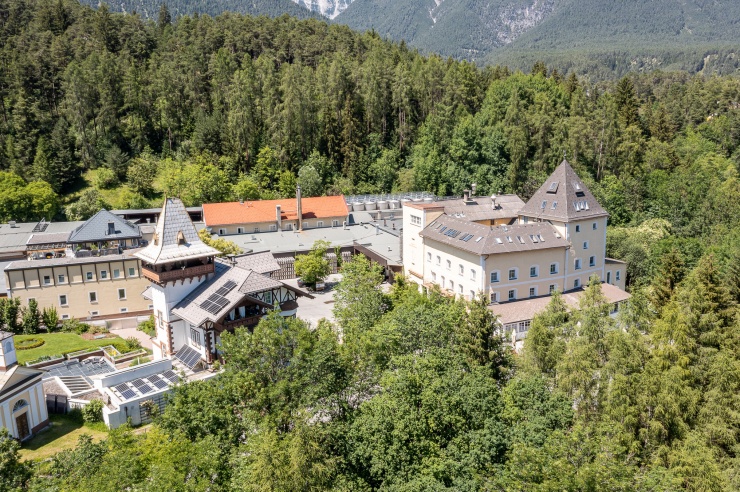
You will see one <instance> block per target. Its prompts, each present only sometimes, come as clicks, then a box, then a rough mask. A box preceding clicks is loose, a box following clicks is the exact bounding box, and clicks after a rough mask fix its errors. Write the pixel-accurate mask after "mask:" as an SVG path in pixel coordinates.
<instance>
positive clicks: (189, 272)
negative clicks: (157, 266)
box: [141, 263, 215, 284]
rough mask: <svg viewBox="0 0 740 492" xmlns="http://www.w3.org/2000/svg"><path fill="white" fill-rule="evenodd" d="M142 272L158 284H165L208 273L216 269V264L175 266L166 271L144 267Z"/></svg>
mask: <svg viewBox="0 0 740 492" xmlns="http://www.w3.org/2000/svg"><path fill="white" fill-rule="evenodd" d="M141 270H142V272H143V273H144V276H145V277H146V278H148V279H149V280H151V281H152V282H156V283H158V284H165V283H167V282H176V281H178V280H184V279H186V278H193V277H200V276H202V275H208V274H209V273H213V272H214V271H215V264H214V263H209V264H207V265H196V266H191V267H186V268H173V269H172V270H170V271H168V272H167V271H165V272H155V271H154V270H152V269H150V268H148V267H146V266H145V267H143V268H142V269H141Z"/></svg>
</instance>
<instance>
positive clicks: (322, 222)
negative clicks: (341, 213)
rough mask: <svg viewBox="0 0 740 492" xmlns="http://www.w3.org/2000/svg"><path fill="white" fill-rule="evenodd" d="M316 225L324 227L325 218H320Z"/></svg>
mask: <svg viewBox="0 0 740 492" xmlns="http://www.w3.org/2000/svg"><path fill="white" fill-rule="evenodd" d="M316 227H324V221H323V220H320V221H318V222H316Z"/></svg>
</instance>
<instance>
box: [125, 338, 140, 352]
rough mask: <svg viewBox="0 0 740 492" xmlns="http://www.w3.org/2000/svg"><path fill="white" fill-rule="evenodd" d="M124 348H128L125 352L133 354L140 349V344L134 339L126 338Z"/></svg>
mask: <svg viewBox="0 0 740 492" xmlns="http://www.w3.org/2000/svg"><path fill="white" fill-rule="evenodd" d="M126 347H127V348H128V350H126V352H133V351H134V350H139V349H140V348H141V342H140V341H139V339H138V338H136V337H128V338H126Z"/></svg>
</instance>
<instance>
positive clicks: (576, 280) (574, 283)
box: [573, 279, 581, 289]
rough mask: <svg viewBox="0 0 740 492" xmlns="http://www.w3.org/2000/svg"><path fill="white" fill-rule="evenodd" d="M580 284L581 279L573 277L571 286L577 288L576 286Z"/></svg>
mask: <svg viewBox="0 0 740 492" xmlns="http://www.w3.org/2000/svg"><path fill="white" fill-rule="evenodd" d="M580 286H581V280H580V279H575V280H574V281H573V288H574V289H577V288H578V287H580Z"/></svg>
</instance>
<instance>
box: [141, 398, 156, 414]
mask: <svg viewBox="0 0 740 492" xmlns="http://www.w3.org/2000/svg"><path fill="white" fill-rule="evenodd" d="M141 408H143V409H144V412H146V414H147V415H149V417H151V418H152V419H154V418H156V417H157V415H159V405H157V404H156V403H154V400H146V401H143V402H141Z"/></svg>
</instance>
